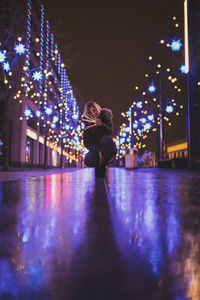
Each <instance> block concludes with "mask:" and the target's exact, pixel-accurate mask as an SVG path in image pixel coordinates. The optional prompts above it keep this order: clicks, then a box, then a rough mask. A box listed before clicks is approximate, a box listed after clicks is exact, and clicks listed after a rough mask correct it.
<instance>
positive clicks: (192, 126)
mask: <svg viewBox="0 0 200 300" xmlns="http://www.w3.org/2000/svg"><path fill="white" fill-rule="evenodd" d="M184 32H185V67H186V71H187V144H188V168H189V169H190V170H194V169H196V168H197V167H198V165H197V160H198V156H199V132H198V131H199V130H198V98H197V56H196V24H195V0H185V1H184Z"/></svg>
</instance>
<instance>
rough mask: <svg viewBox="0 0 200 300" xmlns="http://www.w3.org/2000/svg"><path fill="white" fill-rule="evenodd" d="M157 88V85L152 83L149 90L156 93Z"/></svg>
mask: <svg viewBox="0 0 200 300" xmlns="http://www.w3.org/2000/svg"><path fill="white" fill-rule="evenodd" d="M155 90H156V87H155V85H154V84H153V83H152V84H151V85H150V86H149V87H148V91H149V92H150V93H154V92H155Z"/></svg>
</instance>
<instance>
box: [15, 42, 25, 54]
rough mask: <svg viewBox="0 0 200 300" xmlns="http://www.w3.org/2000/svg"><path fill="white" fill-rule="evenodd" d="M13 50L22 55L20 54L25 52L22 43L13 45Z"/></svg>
mask: <svg viewBox="0 0 200 300" xmlns="http://www.w3.org/2000/svg"><path fill="white" fill-rule="evenodd" d="M15 51H16V53H17V54H19V55H22V54H24V53H25V51H26V48H25V46H24V45H23V44H18V45H16V46H15Z"/></svg>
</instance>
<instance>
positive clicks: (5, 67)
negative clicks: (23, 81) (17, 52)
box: [3, 62, 10, 72]
mask: <svg viewBox="0 0 200 300" xmlns="http://www.w3.org/2000/svg"><path fill="white" fill-rule="evenodd" d="M3 69H4V70H5V71H6V72H8V71H10V64H9V62H5V63H4V64H3Z"/></svg>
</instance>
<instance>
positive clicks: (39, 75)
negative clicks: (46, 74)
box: [33, 71, 42, 81]
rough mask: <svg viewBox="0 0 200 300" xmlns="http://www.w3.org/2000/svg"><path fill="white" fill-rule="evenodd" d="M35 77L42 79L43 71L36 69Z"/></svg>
mask: <svg viewBox="0 0 200 300" xmlns="http://www.w3.org/2000/svg"><path fill="white" fill-rule="evenodd" d="M33 79H34V80H37V81H40V80H41V79H42V72H41V71H35V72H34V73H33Z"/></svg>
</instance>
